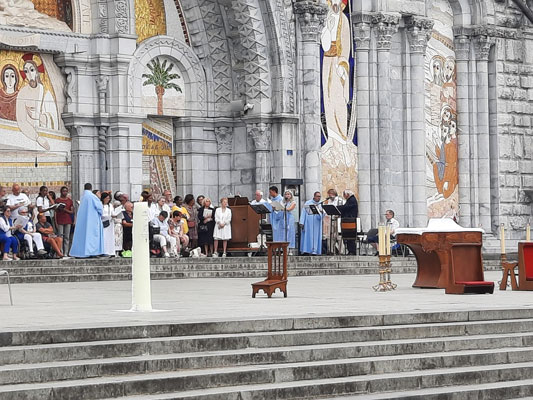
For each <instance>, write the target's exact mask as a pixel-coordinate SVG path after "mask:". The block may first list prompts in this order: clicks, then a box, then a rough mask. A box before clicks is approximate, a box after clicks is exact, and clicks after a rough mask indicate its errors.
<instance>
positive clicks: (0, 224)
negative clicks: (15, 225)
mask: <svg viewBox="0 0 533 400" xmlns="http://www.w3.org/2000/svg"><path fill="white" fill-rule="evenodd" d="M10 228H11V225H9V223H8V222H6V220H5V219H4V217H0V229H1V230H2V231H4V233H5V234H6V236H7V237H10V236H11V229H10Z"/></svg>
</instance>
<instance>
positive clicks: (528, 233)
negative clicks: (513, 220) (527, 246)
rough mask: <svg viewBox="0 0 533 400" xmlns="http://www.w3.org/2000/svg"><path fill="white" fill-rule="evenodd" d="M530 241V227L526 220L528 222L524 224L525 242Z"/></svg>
mask: <svg viewBox="0 0 533 400" xmlns="http://www.w3.org/2000/svg"><path fill="white" fill-rule="evenodd" d="M530 241H531V229H530V226H529V222H528V224H527V225H526V242H530Z"/></svg>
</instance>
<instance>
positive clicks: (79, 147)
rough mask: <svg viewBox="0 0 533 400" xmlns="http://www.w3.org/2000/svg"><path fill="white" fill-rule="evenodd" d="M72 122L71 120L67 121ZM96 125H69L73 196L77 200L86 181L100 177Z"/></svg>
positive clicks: (91, 181)
mask: <svg viewBox="0 0 533 400" xmlns="http://www.w3.org/2000/svg"><path fill="white" fill-rule="evenodd" d="M67 122H70V121H67ZM95 129H96V128H95V127H92V126H82V125H68V130H69V131H70V137H71V138H72V150H71V160H72V188H71V191H72V198H73V199H74V200H77V199H79V198H80V196H81V194H82V193H83V185H84V184H85V183H93V184H94V183H96V180H97V179H98V169H97V168H96V166H97V165H98V150H95V149H94V147H93V144H94V140H93V139H94V135H95V133H94V131H95Z"/></svg>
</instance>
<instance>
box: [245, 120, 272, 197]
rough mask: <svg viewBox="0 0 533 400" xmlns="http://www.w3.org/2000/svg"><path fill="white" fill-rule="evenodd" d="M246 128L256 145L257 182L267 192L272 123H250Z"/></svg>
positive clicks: (258, 186) (257, 185)
mask: <svg viewBox="0 0 533 400" xmlns="http://www.w3.org/2000/svg"><path fill="white" fill-rule="evenodd" d="M246 129H247V131H248V135H250V136H251V137H252V139H253V141H254V146H255V184H256V187H257V188H258V189H260V190H262V191H263V193H267V192H268V185H269V183H270V157H269V156H270V144H271V142H272V125H271V124H269V123H265V122H258V123H250V124H248V125H247V126H246Z"/></svg>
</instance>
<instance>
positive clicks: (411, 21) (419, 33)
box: [405, 15, 434, 53]
mask: <svg viewBox="0 0 533 400" xmlns="http://www.w3.org/2000/svg"><path fill="white" fill-rule="evenodd" d="M433 24H434V22H433V20H431V19H430V18H425V17H418V16H414V15H411V16H409V17H407V18H406V19H405V26H406V27H407V38H408V39H409V45H410V47H411V52H412V53H425V51H426V46H427V44H428V41H429V39H430V38H431V33H432V32H433Z"/></svg>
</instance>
